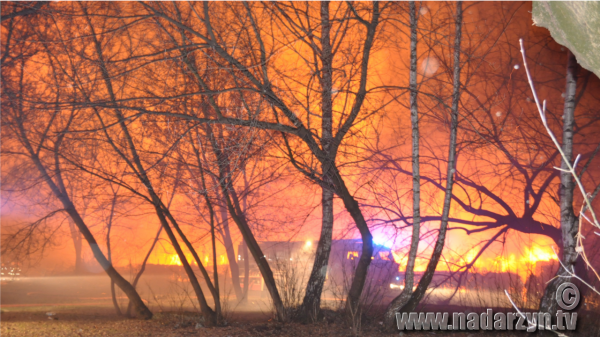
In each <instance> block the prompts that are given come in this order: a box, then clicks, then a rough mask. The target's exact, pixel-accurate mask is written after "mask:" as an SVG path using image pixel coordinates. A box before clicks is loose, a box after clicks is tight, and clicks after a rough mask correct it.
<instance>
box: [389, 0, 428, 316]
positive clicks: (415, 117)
mask: <svg viewBox="0 0 600 337" xmlns="http://www.w3.org/2000/svg"><path fill="white" fill-rule="evenodd" d="M408 11H409V15H410V75H409V88H410V123H411V128H412V185H413V186H412V189H413V223H412V236H411V240H410V250H409V252H408V261H407V264H406V272H405V274H404V289H403V290H402V292H401V293H400V295H398V296H397V297H396V298H394V300H393V301H392V302H391V303H390V304H389V306H388V308H387V310H386V314H385V324H386V327H388V328H390V327H393V326H394V318H395V315H396V312H397V311H398V310H400V308H401V307H402V306H403V305H404V304H406V302H407V301H408V299H409V298H410V296H411V295H412V293H413V286H414V276H415V272H414V271H415V261H416V259H417V251H418V249H419V242H420V239H421V237H420V234H421V174H420V170H419V106H418V103H417V96H418V93H417V57H418V54H417V30H418V17H417V9H416V5H415V2H414V1H410V2H409V10H408Z"/></svg>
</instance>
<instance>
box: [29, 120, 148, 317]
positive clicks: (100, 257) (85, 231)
mask: <svg viewBox="0 0 600 337" xmlns="http://www.w3.org/2000/svg"><path fill="white" fill-rule="evenodd" d="M18 128H19V133H20V136H21V140H22V141H23V145H24V146H25V148H26V149H27V152H28V153H29V156H30V158H31V160H32V161H33V162H34V164H35V166H36V167H37V169H38V171H39V173H40V175H41V176H42V178H43V179H44V181H45V182H46V184H47V185H48V187H50V190H51V191H52V193H53V194H54V195H55V196H56V197H57V198H58V200H60V202H61V203H62V204H63V207H64V208H65V211H66V212H67V213H68V214H69V216H70V217H71V219H72V220H73V222H74V223H75V226H77V228H78V229H79V232H80V233H81V234H82V235H83V238H84V239H85V240H86V241H87V242H88V244H89V245H90V248H91V249H92V253H93V254H94V258H96V261H98V263H99V264H100V266H102V268H103V269H104V271H105V272H106V274H107V275H108V276H109V277H110V279H111V281H114V282H115V284H116V285H117V286H118V287H119V288H121V290H123V292H124V293H125V295H127V297H128V298H129V300H130V301H131V302H132V303H133V306H134V308H135V310H136V311H137V313H138V314H139V315H140V316H141V317H143V318H144V319H150V318H152V312H151V311H150V310H149V309H148V307H147V306H146V304H144V302H143V301H142V299H141V298H140V295H139V294H138V293H137V291H136V290H135V288H133V286H132V285H131V284H130V283H129V282H127V280H125V278H123V276H121V274H119V273H118V272H117V271H116V270H115V268H114V267H113V266H112V264H111V263H110V262H109V261H108V259H107V258H106V256H104V253H102V250H101V249H100V247H99V246H98V243H97V242H96V239H95V238H94V235H93V234H92V232H90V230H89V228H88V227H87V225H86V224H85V222H84V221H83V219H82V218H81V216H80V215H79V213H78V212H77V210H76V209H75V205H73V203H72V202H71V199H70V198H69V196H68V195H67V194H66V193H65V192H64V191H65V188H64V182H63V181H62V177H61V175H60V169H59V165H58V164H59V163H58V156H57V155H55V158H56V161H57V162H56V173H58V174H57V175H56V179H57V180H58V185H57V184H56V183H55V182H54V181H53V180H52V178H50V175H49V174H48V171H47V170H46V168H45V167H44V165H43V164H42V162H41V160H40V158H39V156H38V154H37V153H36V152H35V151H34V150H33V148H32V146H31V143H29V140H28V139H27V133H26V132H25V129H24V127H23V124H22V123H19V125H18ZM59 144H60V140H58V141H57V144H56V145H55V146H56V148H55V150H58V147H59ZM59 186H60V188H59Z"/></svg>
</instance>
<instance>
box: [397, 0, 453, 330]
mask: <svg viewBox="0 0 600 337" xmlns="http://www.w3.org/2000/svg"><path fill="white" fill-rule="evenodd" d="M413 16H415V7H414V3H411V72H412V70H413V63H412V60H413V59H412V55H413V48H412V45H413V44H412V42H413V41H415V49H414V55H415V56H416V37H417V36H416V35H417V34H416V22H415V25H414V26H413V25H412V21H413V20H412V18H413ZM455 20H456V21H455V38H454V74H453V77H454V79H453V92H452V107H451V111H450V142H449V145H448V167H447V173H446V190H445V193H444V206H443V210H442V221H441V224H440V232H439V234H438V238H437V240H436V243H435V246H434V249H433V253H432V256H431V259H430V260H429V263H428V264H427V269H426V270H425V273H424V274H423V277H422V278H421V279H420V280H419V285H418V286H417V289H415V291H414V292H413V291H412V281H413V279H412V277H413V275H414V273H413V270H412V269H411V270H410V274H411V279H410V281H411V284H410V287H411V288H410V291H409V292H407V291H406V287H407V285H405V288H404V291H403V292H402V294H400V296H398V297H397V298H396V299H394V301H392V303H391V304H390V305H389V306H388V309H387V311H386V314H385V324H386V328H387V329H389V330H392V329H393V327H394V325H395V324H394V318H395V315H396V313H397V312H399V311H402V312H411V311H414V310H415V308H416V306H417V305H418V304H419V302H421V300H422V299H423V296H424V295H425V292H426V291H427V288H428V287H429V284H430V283H431V280H432V279H433V274H434V273H435V270H436V268H437V264H438V262H439V259H440V256H441V254H442V251H443V249H444V242H445V239H446V231H447V227H448V216H449V214H450V206H451V202H452V188H453V186H454V172H455V167H456V142H457V133H458V104H459V102H460V43H461V38H462V3H461V2H457V3H456V17H455ZM415 21H416V20H415ZM413 27H414V29H415V31H414V34H413V31H412V29H413ZM413 39H414V40H413ZM414 66H415V70H416V63H415V64H414ZM411 75H412V74H411ZM415 75H416V72H415ZM413 83H414V85H415V86H414V90H416V76H415V81H414V82H413V81H412V76H411V89H413V87H412V85H413ZM411 94H412V92H411ZM415 94H416V92H415ZM412 106H413V105H412V100H411V108H412ZM415 106H416V102H415ZM411 115H412V109H411ZM417 135H418V130H417ZM413 136H414V131H413ZM413 142H414V139H413ZM413 144H414V143H413ZM413 146H414V145H413ZM413 151H414V148H413ZM414 160H415V158H414V152H413V168H414V165H415V163H414ZM417 160H418V158H417ZM413 172H414V169H413ZM413 179H414V173H413ZM414 184H415V181H414V180H413V188H414ZM419 189H420V186H419ZM415 211H416V209H415ZM418 216H419V219H420V214H418ZM414 218H415V219H416V216H414ZM415 221H416V220H415ZM416 234H417V240H418V239H419V237H418V232H417V233H416ZM414 235H415V232H414V228H413V240H414V239H415V237H414ZM413 242H414V241H413ZM412 248H413V247H412V245H411V253H412ZM411 257H412V256H409V259H410V258H411ZM415 257H416V249H415ZM409 262H410V260H409ZM408 267H409V266H407V269H408ZM410 267H411V268H413V267H414V260H413V265H412V266H410ZM407 275H408V271H407ZM407 283H408V282H407ZM406 293H410V294H411V295H410V297H408V296H406Z"/></svg>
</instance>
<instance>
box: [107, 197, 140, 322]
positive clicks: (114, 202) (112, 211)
mask: <svg viewBox="0 0 600 337" xmlns="http://www.w3.org/2000/svg"><path fill="white" fill-rule="evenodd" d="M116 205H117V194H116V192H115V194H114V196H113V200H112V203H111V206H110V215H109V218H108V221H107V222H106V254H107V257H108V262H110V264H112V249H111V246H110V232H111V230H112V221H113V216H114V214H115V206H116ZM133 287H134V288H135V286H133ZM110 296H111V297H112V302H113V306H114V307H115V311H116V312H117V315H119V316H123V312H122V311H121V307H120V306H119V302H118V301H117V294H116V291H115V282H114V281H113V280H110Z"/></svg>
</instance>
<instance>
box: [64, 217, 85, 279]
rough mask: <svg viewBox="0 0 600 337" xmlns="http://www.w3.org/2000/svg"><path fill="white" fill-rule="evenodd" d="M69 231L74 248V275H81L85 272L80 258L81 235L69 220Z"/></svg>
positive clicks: (71, 220)
mask: <svg viewBox="0 0 600 337" xmlns="http://www.w3.org/2000/svg"><path fill="white" fill-rule="evenodd" d="M68 222H69V230H70V232H71V238H72V239H73V246H74V247H75V269H74V272H75V274H82V273H83V272H84V271H85V268H84V266H83V257H82V245H81V233H80V232H79V231H78V230H77V227H76V226H75V224H74V223H73V219H71V218H69V220H68Z"/></svg>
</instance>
